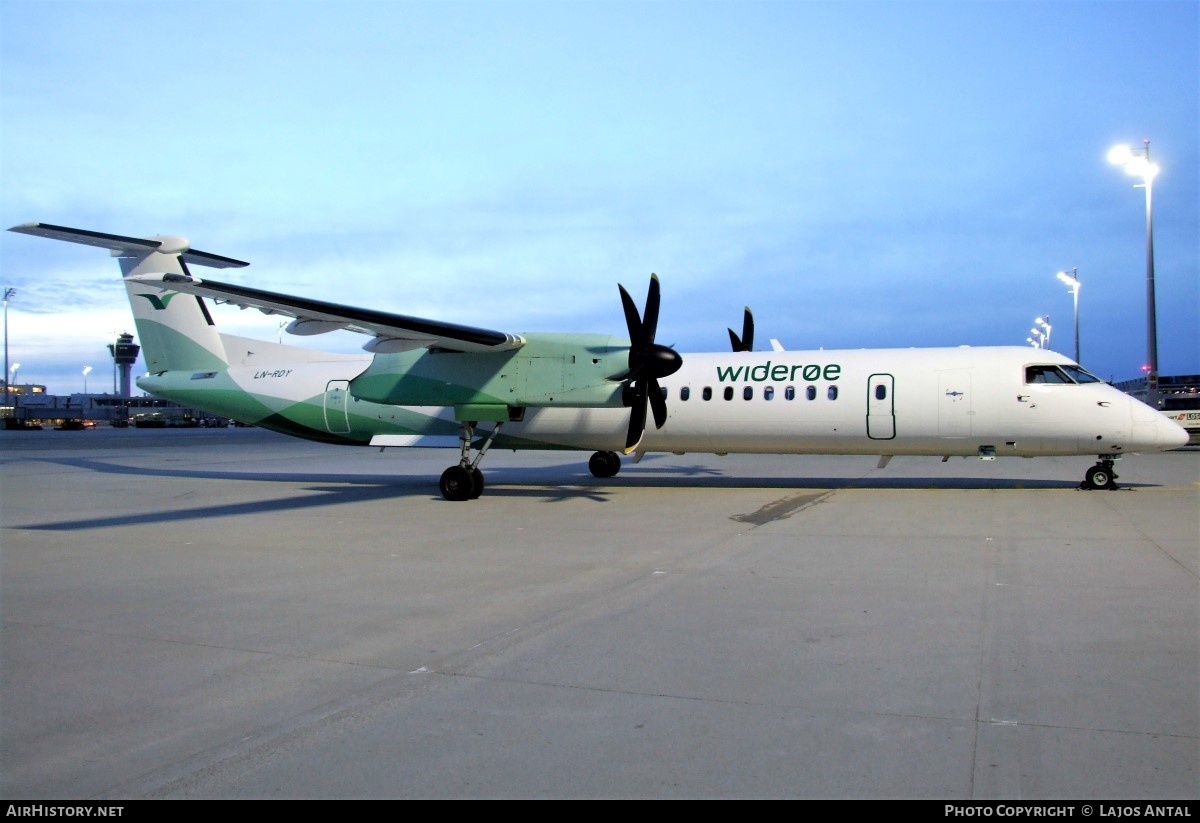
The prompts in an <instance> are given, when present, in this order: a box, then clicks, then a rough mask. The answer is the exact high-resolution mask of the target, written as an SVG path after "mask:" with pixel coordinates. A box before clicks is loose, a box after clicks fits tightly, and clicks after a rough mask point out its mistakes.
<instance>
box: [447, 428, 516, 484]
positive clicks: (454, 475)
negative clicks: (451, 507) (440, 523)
mask: <svg viewBox="0 0 1200 823" xmlns="http://www.w3.org/2000/svg"><path fill="white" fill-rule="evenodd" d="M502 425H504V424H503V423H497V424H496V427H495V428H494V429H492V431H491V432H490V433H489V434H488V436H487V440H484V441H483V445H482V446H480V447H479V453H478V454H477V455H475V458H474V459H472V458H471V442H472V441H473V440H474V438H475V423H474V422H464V423H463V424H462V429H461V431H459V433H458V439H459V440H461V441H462V446H461V450H462V457H460V458H459V461H458V465H457V466H451V467H450V468H448V469H446V470H445V471H444V472H442V479H441V481H440V482H439V483H438V487H439V488H440V489H441V491H442V497H444V498H446V499H447V500H475V499H476V498H478V497H479V495H481V494H483V472H482V471H480V470H479V463H480V462H481V461H482V460H483V456H484V455H485V454H487V450H488V449H490V448H491V447H492V441H493V440H495V439H496V435H498V434H499V433H500V427H501V426H502Z"/></svg>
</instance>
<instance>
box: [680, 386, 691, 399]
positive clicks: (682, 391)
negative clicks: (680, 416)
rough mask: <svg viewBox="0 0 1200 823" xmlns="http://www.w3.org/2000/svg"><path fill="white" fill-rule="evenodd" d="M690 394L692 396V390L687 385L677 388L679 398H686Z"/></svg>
mask: <svg viewBox="0 0 1200 823" xmlns="http://www.w3.org/2000/svg"><path fill="white" fill-rule="evenodd" d="M691 396H692V390H691V389H689V388H688V387H687V386H684V387H683V388H681V389H680V390H679V399H680V400H687V399H688V398H689V397H691Z"/></svg>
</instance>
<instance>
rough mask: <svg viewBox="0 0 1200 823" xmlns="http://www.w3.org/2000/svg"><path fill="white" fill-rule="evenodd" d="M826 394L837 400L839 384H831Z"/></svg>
mask: <svg viewBox="0 0 1200 823" xmlns="http://www.w3.org/2000/svg"><path fill="white" fill-rule="evenodd" d="M825 394H826V396H827V397H829V399H830V400H837V386H830V387H829V391H827V392H826V393H825Z"/></svg>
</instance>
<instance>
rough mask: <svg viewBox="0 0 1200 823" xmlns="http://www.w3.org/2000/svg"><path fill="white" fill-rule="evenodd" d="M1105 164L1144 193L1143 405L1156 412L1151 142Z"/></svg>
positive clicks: (1117, 152) (1116, 152)
mask: <svg viewBox="0 0 1200 823" xmlns="http://www.w3.org/2000/svg"><path fill="white" fill-rule="evenodd" d="M1108 162H1110V163H1112V164H1113V165H1116V166H1121V167H1122V168H1123V169H1125V173H1126V174H1128V175H1131V176H1133V177H1140V178H1141V179H1142V182H1141V183H1140V184H1136V185H1134V188H1135V189H1136V188H1143V189H1145V190H1146V405H1148V406H1150V407H1152V408H1155V409H1157V408H1158V407H1159V401H1158V329H1157V326H1156V318H1155V308H1154V218H1153V211H1152V208H1151V203H1152V197H1151V191H1152V189H1153V183H1154V178H1155V177H1156V176H1157V175H1158V166H1157V165H1155V164H1154V163H1151V162H1150V139H1149V138H1146V140H1144V141H1143V146H1142V148H1140V149H1139V148H1133V147H1132V146H1125V145H1121V146H1114V147H1113V148H1112V149H1110V150H1109V152H1108Z"/></svg>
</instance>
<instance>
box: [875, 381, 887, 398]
mask: <svg viewBox="0 0 1200 823" xmlns="http://www.w3.org/2000/svg"><path fill="white" fill-rule="evenodd" d="M875 399H876V400H887V386H885V385H883V384H882V383H880V384H879V385H878V386H876V387H875Z"/></svg>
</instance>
